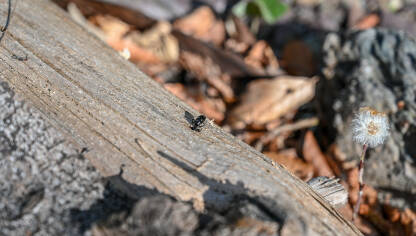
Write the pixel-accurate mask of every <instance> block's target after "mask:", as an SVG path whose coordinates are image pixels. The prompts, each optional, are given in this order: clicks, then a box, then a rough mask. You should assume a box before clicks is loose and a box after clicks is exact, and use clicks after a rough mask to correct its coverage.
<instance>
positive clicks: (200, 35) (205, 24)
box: [173, 6, 225, 45]
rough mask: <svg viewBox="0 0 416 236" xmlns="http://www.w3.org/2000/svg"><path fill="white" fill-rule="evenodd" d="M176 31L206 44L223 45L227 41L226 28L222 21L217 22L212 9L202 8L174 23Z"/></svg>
mask: <svg viewBox="0 0 416 236" xmlns="http://www.w3.org/2000/svg"><path fill="white" fill-rule="evenodd" d="M173 26H174V27H175V29H178V30H180V31H181V32H183V33H185V34H188V35H191V36H193V37H195V38H197V39H200V40H202V41H205V42H212V43H214V44H215V45H221V44H222V43H223V42H224V39H225V28H224V24H223V22H222V21H220V20H217V19H216V17H215V14H214V13H213V12H212V10H211V8H209V7H207V6H203V7H200V8H198V9H196V10H195V11H194V12H192V13H191V14H190V15H187V16H186V17H184V18H181V19H178V20H176V21H175V22H174V23H173Z"/></svg>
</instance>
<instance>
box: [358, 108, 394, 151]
mask: <svg viewBox="0 0 416 236" xmlns="http://www.w3.org/2000/svg"><path fill="white" fill-rule="evenodd" d="M352 131H353V138H354V141H356V142H357V143H359V144H361V145H364V144H366V145H368V146H369V147H376V146H378V145H380V144H382V143H383V142H384V140H385V139H386V138H387V136H389V121H388V119H387V115H386V114H385V113H383V112H378V111H376V110H374V109H372V108H369V107H363V108H360V111H359V112H358V113H357V114H356V115H355V118H354V119H353V120H352Z"/></svg>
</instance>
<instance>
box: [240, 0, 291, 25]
mask: <svg viewBox="0 0 416 236" xmlns="http://www.w3.org/2000/svg"><path fill="white" fill-rule="evenodd" d="M287 9H288V6H286V5H285V4H284V3H282V2H280V1H279V0H252V1H241V2H239V3H238V4H237V5H236V6H234V8H233V13H234V14H235V15H236V16H239V17H242V16H251V17H261V18H262V19H263V20H264V21H266V22H267V23H269V24H271V23H274V22H275V21H276V20H277V19H278V18H279V17H280V16H282V15H283V14H284V13H285V12H286V10H287Z"/></svg>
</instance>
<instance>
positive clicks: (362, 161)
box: [352, 144, 368, 222]
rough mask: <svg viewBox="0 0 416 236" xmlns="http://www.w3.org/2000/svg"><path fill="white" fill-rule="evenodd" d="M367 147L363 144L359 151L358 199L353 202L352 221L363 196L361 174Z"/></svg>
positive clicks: (362, 173) (355, 216)
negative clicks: (361, 150)
mask: <svg viewBox="0 0 416 236" xmlns="http://www.w3.org/2000/svg"><path fill="white" fill-rule="evenodd" d="M367 148H368V145H367V144H364V146H363V152H362V153H361V158H360V165H359V167H358V172H359V177H358V182H359V184H360V190H359V192H358V200H357V203H356V204H355V207H354V213H353V215H352V221H353V222H354V220H355V218H357V214H358V211H359V210H360V204H361V197H362V196H363V188H364V186H365V184H364V181H363V175H364V158H365V153H366V152H367Z"/></svg>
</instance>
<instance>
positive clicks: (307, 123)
mask: <svg viewBox="0 0 416 236" xmlns="http://www.w3.org/2000/svg"><path fill="white" fill-rule="evenodd" d="M318 124H319V119H318V118H316V117H313V118H308V119H304V120H300V121H297V122H295V123H293V124H286V125H282V126H280V127H277V128H276V129H274V130H272V131H271V132H269V133H268V134H266V135H264V136H263V137H261V138H260V140H259V141H258V142H257V144H256V145H255V148H256V149H257V150H258V151H261V150H262V149H263V143H266V142H269V141H270V140H271V139H273V138H274V137H276V136H277V135H279V134H281V133H283V132H288V131H294V130H299V129H305V128H309V127H314V126H317V125H318Z"/></svg>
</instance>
